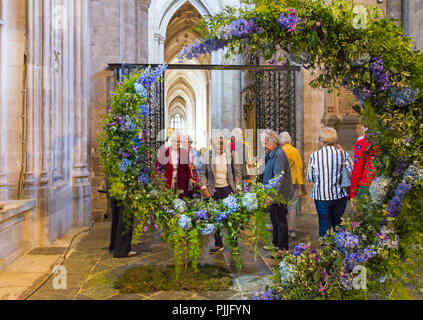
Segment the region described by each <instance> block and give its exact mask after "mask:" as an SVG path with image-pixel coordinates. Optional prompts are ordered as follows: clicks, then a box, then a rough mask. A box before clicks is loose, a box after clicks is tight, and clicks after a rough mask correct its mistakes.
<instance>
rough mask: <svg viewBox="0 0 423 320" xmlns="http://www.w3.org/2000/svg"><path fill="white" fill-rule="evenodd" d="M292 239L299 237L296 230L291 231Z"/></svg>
mask: <svg viewBox="0 0 423 320" xmlns="http://www.w3.org/2000/svg"><path fill="white" fill-rule="evenodd" d="M291 239H297V234H296V233H295V232H294V231H291Z"/></svg>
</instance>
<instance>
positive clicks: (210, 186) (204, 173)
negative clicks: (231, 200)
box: [200, 134, 242, 254]
mask: <svg viewBox="0 0 423 320" xmlns="http://www.w3.org/2000/svg"><path fill="white" fill-rule="evenodd" d="M237 159H238V158H237V154H236V152H234V151H230V149H229V148H228V145H227V144H226V143H225V138H224V136H223V135H221V134H216V135H215V136H214V137H213V138H212V150H210V151H209V152H206V153H205V155H204V158H203V167H202V168H201V172H200V186H201V189H202V191H203V193H204V194H205V196H206V197H212V198H213V199H214V200H221V199H225V198H226V197H227V196H229V195H230V194H231V193H234V192H237V186H239V185H242V180H241V165H239V164H237V163H238V160H237ZM214 239H215V247H214V248H212V249H210V253H211V254H213V253H217V252H219V251H221V250H223V241H222V236H221V234H220V232H219V231H217V232H216V233H215V236H214Z"/></svg>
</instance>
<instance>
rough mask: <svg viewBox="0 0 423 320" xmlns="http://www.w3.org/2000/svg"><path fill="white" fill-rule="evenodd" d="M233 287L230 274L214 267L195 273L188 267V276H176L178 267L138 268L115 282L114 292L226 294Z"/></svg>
mask: <svg viewBox="0 0 423 320" xmlns="http://www.w3.org/2000/svg"><path fill="white" fill-rule="evenodd" d="M231 285H232V278H231V276H230V273H229V271H228V270H226V269H224V268H222V267H218V266H212V265H208V264H206V265H200V266H199V270H198V271H195V270H193V269H192V268H191V265H189V269H188V271H187V272H185V273H183V274H182V275H180V276H179V277H177V276H176V275H175V266H173V265H168V266H159V265H154V266H136V267H132V268H129V269H128V270H126V271H125V273H124V274H123V275H122V276H121V277H120V278H119V279H118V280H117V281H116V282H115V284H114V288H115V289H120V291H121V292H122V293H126V294H131V293H142V292H157V291H180V290H188V291H197V292H201V291H226V290H228V289H229V288H230V287H231Z"/></svg>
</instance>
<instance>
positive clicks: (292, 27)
mask: <svg viewBox="0 0 423 320" xmlns="http://www.w3.org/2000/svg"><path fill="white" fill-rule="evenodd" d="M296 28H297V25H296V24H293V23H291V28H289V29H288V32H294V31H295V29H296Z"/></svg>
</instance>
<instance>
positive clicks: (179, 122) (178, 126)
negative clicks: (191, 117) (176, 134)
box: [170, 112, 186, 131]
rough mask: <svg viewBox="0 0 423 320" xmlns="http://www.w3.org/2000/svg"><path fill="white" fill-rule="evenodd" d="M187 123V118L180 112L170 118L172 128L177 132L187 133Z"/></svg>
mask: <svg viewBox="0 0 423 320" xmlns="http://www.w3.org/2000/svg"><path fill="white" fill-rule="evenodd" d="M185 123H186V121H185V117H184V116H183V115H182V114H180V113H179V112H178V113H175V114H174V115H173V116H172V117H171V118H170V127H171V128H172V129H175V131H185Z"/></svg>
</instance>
